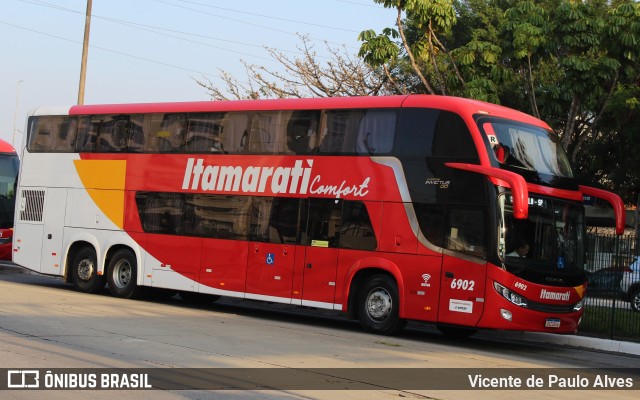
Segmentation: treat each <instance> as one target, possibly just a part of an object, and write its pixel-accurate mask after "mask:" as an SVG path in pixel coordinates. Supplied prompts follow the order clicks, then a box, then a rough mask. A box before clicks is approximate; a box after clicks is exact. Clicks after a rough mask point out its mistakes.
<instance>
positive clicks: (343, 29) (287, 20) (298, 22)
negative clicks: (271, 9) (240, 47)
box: [161, 0, 359, 33]
mask: <svg viewBox="0 0 640 400" xmlns="http://www.w3.org/2000/svg"><path fill="white" fill-rule="evenodd" d="M177 1H179V2H181V3H188V4H194V5H198V6H202V7H208V8H216V9H218V10H224V11H231V12H235V13H239V14H245V15H253V16H256V17H262V18H269V19H275V20H278V21H286V22H293V23H295V24H302V25H305V26H308V25H311V26H317V27H319V28H325V29H335V30H338V31H344V32H352V33H359V32H358V31H354V30H353V29H346V28H339V27H335V26H329V25H321V24H316V23H313V22H304V21H298V20H295V19H288V18H281V17H274V16H272V15H264V14H257V13H252V12H248V11H240V10H234V9H231V8H225V7H219V6H212V5H211V4H203V3H198V2H197V1H189V0H177ZM161 3H163V2H162V1H161ZM167 4H168V3H167Z"/></svg>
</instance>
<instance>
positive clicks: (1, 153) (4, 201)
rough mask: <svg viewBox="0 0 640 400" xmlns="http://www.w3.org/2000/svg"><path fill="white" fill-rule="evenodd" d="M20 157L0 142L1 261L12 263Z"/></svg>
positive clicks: (7, 144) (9, 145)
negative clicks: (12, 241) (16, 186)
mask: <svg viewBox="0 0 640 400" xmlns="http://www.w3.org/2000/svg"><path fill="white" fill-rule="evenodd" d="M18 164H19V161H18V155H17V154H16V150H15V149H14V148H13V146H12V145H11V144H9V143H7V142H5V141H4V140H0V260H5V261H11V240H12V238H13V216H14V212H13V211H14V207H15V183H16V179H17V177H18Z"/></svg>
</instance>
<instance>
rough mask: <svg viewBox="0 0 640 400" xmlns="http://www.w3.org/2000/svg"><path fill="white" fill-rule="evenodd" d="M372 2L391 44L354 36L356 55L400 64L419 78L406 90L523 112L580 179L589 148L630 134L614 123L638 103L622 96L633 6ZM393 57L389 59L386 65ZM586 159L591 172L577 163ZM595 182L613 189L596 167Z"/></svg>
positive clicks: (526, 0) (632, 45) (524, 0)
mask: <svg viewBox="0 0 640 400" xmlns="http://www.w3.org/2000/svg"><path fill="white" fill-rule="evenodd" d="M374 1H375V2H376V3H379V4H383V5H384V6H385V7H387V8H391V9H394V10H395V12H396V26H397V28H398V37H399V38H400V41H399V42H397V43H396V46H397V51H394V50H393V49H392V48H391V47H390V44H389V43H390V42H391V39H392V37H390V35H389V32H393V31H391V30H389V29H387V30H383V33H382V34H380V35H375V34H373V33H371V32H370V31H369V32H368V33H367V34H366V35H364V34H361V36H360V39H361V40H362V41H363V45H362V46H361V52H360V55H361V56H363V57H364V60H365V61H366V62H367V63H369V64H370V65H371V66H376V67H377V66H381V65H383V64H384V63H385V62H388V63H389V65H398V64H403V63H404V64H406V65H410V66H411V69H412V70H413V72H414V73H415V75H416V76H418V77H419V78H420V79H419V81H420V84H419V85H415V84H414V85H412V86H410V85H408V84H407V83H405V84H404V86H408V87H410V90H411V91H412V92H422V93H432V94H434V93H437V94H452V95H459V96H464V97H471V98H476V99H480V100H488V101H492V102H495V103H501V104H504V105H507V106H510V107H513V108H517V109H520V110H522V111H525V112H528V113H530V114H533V115H535V116H537V117H539V118H541V119H543V120H545V121H547V122H548V123H549V124H550V125H551V126H552V128H553V129H554V130H555V131H556V133H557V134H558V135H559V136H560V138H561V140H562V145H563V147H564V148H565V149H566V150H567V151H568V153H569V155H570V157H571V159H572V161H573V162H574V164H575V163H576V162H578V161H581V163H579V164H578V172H579V173H581V174H582V175H583V176H590V177H592V176H594V175H591V174H592V173H593V172H594V169H595V166H596V165H598V163H597V162H595V161H594V160H595V159H596V158H597V157H596V154H590V153H589V152H593V151H596V150H595V149H596V148H597V143H599V142H602V141H605V140H606V143H609V144H610V145H613V144H614V143H615V144H620V143H623V142H624V140H623V138H625V137H626V138H627V139H626V140H628V138H629V133H627V134H626V135H625V134H624V133H623V132H626V131H627V130H628V129H631V131H633V129H634V128H633V127H632V125H620V123H622V122H623V121H626V122H625V123H628V124H630V123H631V121H632V120H633V118H632V116H631V115H635V110H631V109H629V107H630V106H629V104H636V103H635V102H634V101H637V98H638V97H637V93H636V92H634V90H631V89H634V88H635V89H637V88H638V82H639V81H640V66H639V65H638V49H639V41H640V5H639V3H638V2H637V1H633V0H614V1H606V0H584V1H571V0H543V1H532V0H521V1H507V0H489V1H480V0H458V1H450V0H374ZM402 15H404V16H405V19H404V20H402V18H401V16H402ZM385 37H387V38H388V39H387V40H385V39H384V38H385ZM380 44H382V45H384V51H381V50H382V49H381V48H380V47H377V46H379V45H380ZM396 53H398V54H400V57H399V58H398V57H395V56H394V57H389V55H394V54H396ZM402 57H404V60H403V59H402ZM403 70H404V71H406V70H407V68H404V69H403ZM401 82H402V81H399V83H401ZM406 82H412V81H411V80H410V79H407V81H406ZM414 82H415V80H414ZM634 99H635V100H634ZM620 113H622V114H624V116H621V115H619V114H620ZM607 123H608V124H607ZM636 126H637V125H636ZM636 132H637V130H636ZM588 161H593V162H594V164H593V165H584V164H583V163H584V162H588ZM608 165H609V166H612V165H613V164H611V163H609V164H608ZM636 170H637V169H636ZM637 175H638V177H640V171H639V172H638V173H637ZM596 176H599V177H601V178H602V183H604V184H607V185H609V186H610V187H614V186H616V185H617V183H616V182H614V181H612V180H611V179H618V178H619V177H620V174H618V173H614V172H613V171H612V170H611V169H610V168H608V167H607V166H602V169H601V170H600V171H599V173H598V174H597V175H596ZM639 180H640V179H639ZM626 181H627V182H629V181H630V180H629V179H627V180H626ZM637 189H640V187H637V188H636V190H637Z"/></svg>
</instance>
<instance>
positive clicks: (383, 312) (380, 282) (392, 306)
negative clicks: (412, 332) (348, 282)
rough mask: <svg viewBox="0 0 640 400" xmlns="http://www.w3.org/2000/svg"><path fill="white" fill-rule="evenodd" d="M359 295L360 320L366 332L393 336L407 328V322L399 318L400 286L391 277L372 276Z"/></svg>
mask: <svg viewBox="0 0 640 400" xmlns="http://www.w3.org/2000/svg"><path fill="white" fill-rule="evenodd" d="M358 293H359V300H358V318H359V320H360V325H362V327H363V328H364V330H366V331H368V332H373V333H378V334H382V335H393V334H396V333H398V332H400V331H401V330H402V329H403V328H404V327H405V325H406V323H407V322H406V320H404V319H401V318H400V316H399V312H400V298H399V296H398V285H397V284H396V282H395V281H394V280H393V279H392V278H391V277H390V276H388V275H382V274H379V275H373V276H371V277H370V278H369V279H367V280H366V281H365V282H364V284H363V285H362V287H361V288H360V290H359V291H358Z"/></svg>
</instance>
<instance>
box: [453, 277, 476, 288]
mask: <svg viewBox="0 0 640 400" xmlns="http://www.w3.org/2000/svg"><path fill="white" fill-rule="evenodd" d="M475 285H476V282H475V281H469V280H466V279H454V280H452V281H451V289H461V290H473V287H474V286H475Z"/></svg>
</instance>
